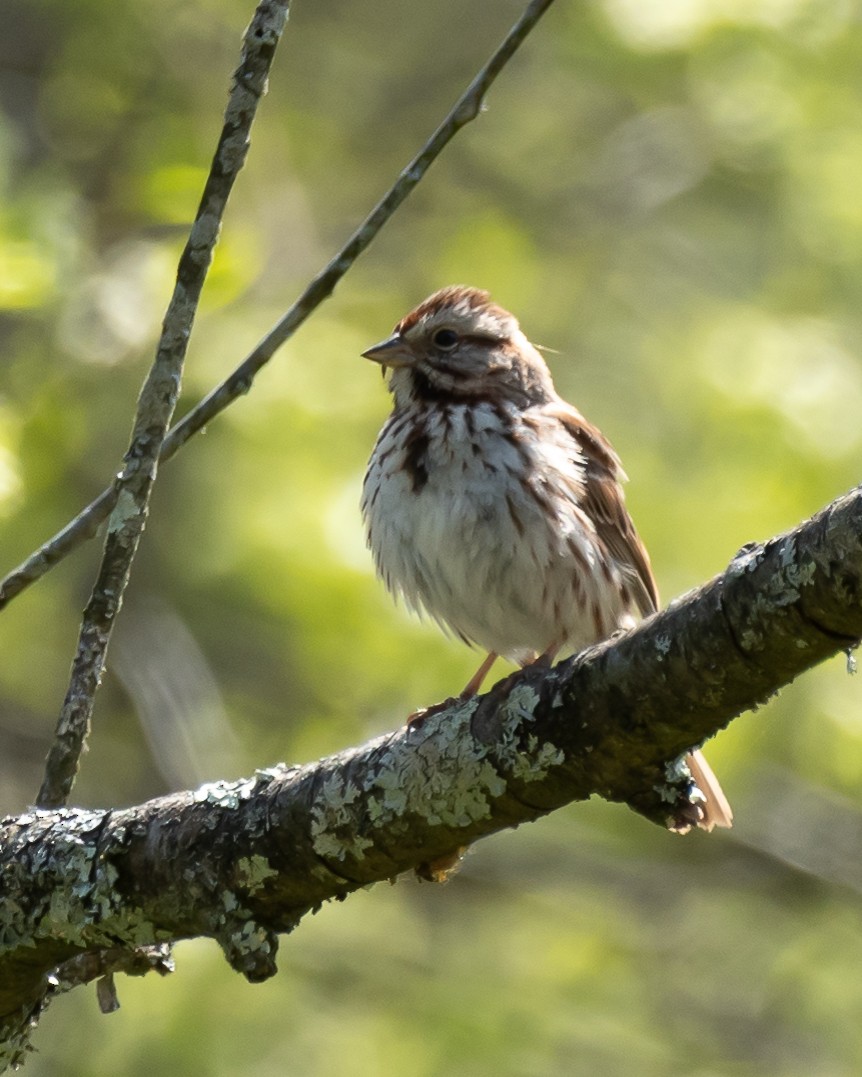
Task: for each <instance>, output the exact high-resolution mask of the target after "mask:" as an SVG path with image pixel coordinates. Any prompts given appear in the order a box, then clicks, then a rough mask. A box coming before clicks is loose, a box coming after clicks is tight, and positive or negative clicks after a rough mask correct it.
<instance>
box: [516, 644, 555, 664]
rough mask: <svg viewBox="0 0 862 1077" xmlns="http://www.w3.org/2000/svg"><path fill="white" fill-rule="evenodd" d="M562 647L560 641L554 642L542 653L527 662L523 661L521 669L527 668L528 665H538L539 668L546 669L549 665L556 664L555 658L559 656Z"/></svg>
mask: <svg viewBox="0 0 862 1077" xmlns="http://www.w3.org/2000/svg"><path fill="white" fill-rule="evenodd" d="M559 649H560V644H559V643H552V644H551V646H550V647H546V648H545V649H544V651H542V653H541V654H537V655H534V656H533V657H532V658H529V659H528V660H527V661H526V662H522V663H521V669H526V668H527V666H538V667H539V669H546V668H547V667H548V666H552V665H553V664H554V659H555V658H556V657H557V652H558V651H559Z"/></svg>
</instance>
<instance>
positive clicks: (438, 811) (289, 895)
mask: <svg viewBox="0 0 862 1077" xmlns="http://www.w3.org/2000/svg"><path fill="white" fill-rule="evenodd" d="M860 636H862V490H858V489H857V490H856V491H854V492H853V493H851V494H848V495H847V496H845V497H843V498H840V499H839V500H838V501H836V502H834V503H833V504H832V505H830V506H828V507H827V508H826V509H824V510H823V511H822V512H821V513H819V514H818V515H817V516H815V517H814V518H813V519H812V520H809V521H807V522H806V523H805V524H803V525H801V526H800V527H799V528H797V529H796V530H795V531H792V532H790V533H788V534H786V535H783V536H780V537H778V538H776V539H774V540H772V541H771V542H769V543H767V544H766V545H756V546H751V547H747V548H745V549H744V550H743V551H741V552H740V554H739V555H737V557H736V558H735V559H734V560H733V562H732V563H731V564H730V566H729V567H728V569H727V570H726V571H725V572H724V573H722V574H721V575H720V576H717V577H716V578H715V579H714V580H712V581H711V582H709V583H707V584H705V585H704V586H703V587H701V588H699V589H698V590H696V591H692V592H691V593H690V594H688V595H686V596H684V597H683V598H681V599H678V600H677V601H675V602H674V603H672V604H671V606H670V607H668V609H666V610H664V611H662V612H661V613H659V614H657V615H656V616H655V617H653V618H651V619H650V620H649V621H647V622H645V623H644V624H643V625H641V626H640V627H639V628H638V629H636V630H635V631H634V632H631V633H629V634H627V635H625V636H623V637H621V638H620V639H617V640H611V641H608V642H606V643H604V644H601V645H599V646H597V647H594V648H592V649H591V650H590V651H588V652H585V653H584V654H582V655H580V656H578V657H576V658H574V659H570V660H568V661H565V662H562V663H561V664H560V665H558V666H556V667H555V668H553V669H537V668H530V669H527V670H525V671H522V672H521V673H519V674H516V675H514V676H512V677H509V678H508V679H506V680H505V681H502V682H500V683H499V684H497V685H496V686H495V687H494V688H493V689H492V690H491V692H489V693H488V694H487V695H485V696H482V697H479V698H477V699H474V700H471V701H469V702H466V703H465V702H451V703H450V704H449V705H448V706H446V707H445V708H444V709H442V710H440V711H439V712H437V713H434V714H433V715H431V716H430V717H428V718H427V719H426V720H425V721H424V722H421V723H419V724H417V725H413V726H410V727H407V728H401V729H398V730H397V731H395V732H393V733H390V734H388V735H386V736H383V737H380V738H379V739H377V740H375V741H372V742H371V743H369V744H366V745H363V746H362V747H360V748H356V749H353V750H350V751H346V752H343V753H340V754H338V755H335V756H332V757H330V758H329V759H324V760H322V761H320V762H319V763H316V764H313V765H309V766H305V767H295V768H288V767H284V766H278V767H274V768H272V769H270V770H264V771H258V772H257V774H256V775H255V776H254V777H253V778H250V779H248V780H246V781H241V782H234V783H230V784H229V783H215V784H212V785H208V786H204V787H203V788H202V789H199V790H197V791H196V792H187V793H178V794H176V795H173V796H168V797H162V798H160V799H158V800H153V801H150V802H148V803H146V804H143V805H141V806H139V807H136V808H131V809H127V810H124V811H104V812H100V811H75V810H69V809H61V810H59V811H52V812H30V813H28V814H26V815H23V816H21V817H19V818H17V819H8V820H6V821H5V824H4V828H3V832H2V837H0V850H2V851H0V871H2V876H0V877H2V879H3V886H4V889H3V891H2V893H0V939H2V940H3V944H2V947H0V1015H5V1018H4V1017H0V1023H2V1021H3V1020H4V1019H5V1021H6V1040H7V1042H8V1043H10V1044H12V1047H11V1048H8V1049H7V1054H6V1056H5V1057H6V1058H7V1059H8V1058H9V1057H11V1054H10V1051H12V1050H20V1045H21V1043H22V1041H23V1039H24V1038H25V1037H26V1030H27V1028H28V1027H29V1026H28V1022H29V1021H30V1020H32V1016H33V1014H34V1013H37V1012H38V1010H39V1007H40V1005H41V1004H42V1001H43V999H44V998H45V996H46V993H47V992H48V990H49V985H48V976H49V973H50V972H51V970H52V969H53V968H55V967H56V966H57V965H59V964H60V963H62V962H66V961H68V960H70V959H72V958H74V957H76V956H77V955H79V954H83V953H89V952H92V951H99V950H103V949H106V948H118V947H120V948H122V947H140V946H145V945H152V944H155V943H160V942H165V941H168V940H173V939H178V938H185V937H189V936H200V935H204V936H210V937H212V938H215V939H217V940H218V942H219V943H220V944H221V946H222V947H223V949H224V951H225V953H226V955H227V957H228V960H229V961H230V963H231V964H232V965H233V967H234V968H236V969H238V970H240V971H242V972H243V973H244V974H245V975H246V976H247V977H248V978H249V979H252V980H257V979H262V978H264V977H266V976H269V975H271V974H272V973H273V972H274V971H275V950H276V945H277V934H278V933H279V932H283V931H290V930H291V929H292V928H293V927H294V926H295V925H296V924H297V922H298V921H299V920H300V918H301V917H302V916H303V915H304V914H305V913H306V912H308V911H309V910H312V909H314V908H316V907H317V906H319V904H320V903H321V902H323V901H326V900H328V899H331V898H333V897H335V898H341V897H344V896H345V895H347V894H348V893H350V892H351V891H353V890H355V889H357V888H358V887H360V886H364V885H366V884H368V883H371V882H375V881H378V880H381V879H386V878H389V877H391V876H393V875H396V874H398V873H399V872H402V871H405V870H407V869H409V868H411V867H413V866H415V865H417V864H420V863H422V862H425V861H427V860H429V859H432V858H434V857H437V856H440V855H442V854H445V853H446V852H447V851H450V850H452V849H453V848H455V847H457V846H462V845H465V844H468V843H470V842H472V841H475V840H476V839H478V838H480V837H483V836H485V835H487V834H491V833H494V832H495V831H499V830H501V829H503V828H505V827H509V826H513V825H515V824H517V823H521V822H525V821H527V820H530V819H535V818H537V817H538V816H540V815H543V814H545V813H547V812H549V811H552V810H554V809H555V808H558V807H560V806H562V805H563V804H566V803H568V802H570V801H573V800H582V799H586V798H587V797H589V796H591V795H593V794H599V795H600V796H603V797H606V798H607V799H610V800H614V801H621V802H625V803H627V804H629V805H631V806H632V807H633V808H635V809H636V810H637V811H639V812H641V813H642V814H644V815H645V816H647V817H649V818H651V819H654V820H655V821H657V822H665V821H666V820H667V819H668V818H669V817H676V816H677V815H678V814H679V812H680V810H682V809H684V808H685V807H686V805H687V804H689V803H690V801H691V798H692V796H693V795H694V790H693V789H692V788H691V783H690V781H689V779H688V775H687V774H686V773H685V772H684V770H683V769H682V768H681V767H680V766H679V765H678V764H676V763H672V762H671V763H669V762H668V761H672V760H675V759H677V758H678V757H679V756H680V755H681V754H682V753H683V752H685V750H686V749H687V748H689V747H690V746H691V745H693V744H696V743H699V742H700V741H702V740H703V739H704V738H706V737H709V736H711V735H712V734H713V733H715V732H716V731H717V730H719V729H721V728H722V727H723V726H725V725H726V724H727V723H728V722H729V721H730V720H731V719H732V718H733V717H734V716H735V715H737V714H740V713H741V712H742V711H744V710H747V709H749V708H751V707H753V706H755V705H756V704H758V703H760V702H762V701H763V700H765V699H766V698H768V697H769V696H770V695H772V694H773V693H774V692H776V691H777V690H778V689H779V688H781V687H782V686H783V685H785V684H787V683H789V682H790V681H791V680H792V679H793V678H794V677H796V676H797V675H798V674H800V673H802V672H803V671H805V670H806V669H809V668H810V667H811V666H813V665H815V664H816V663H818V662H820V661H822V660H823V659H825V658H827V657H829V656H830V655H834V654H836V653H837V652H840V651H842V650H846V649H848V648H849V647H851V646H853V645H854V643H855V641H857V640H858V639H859V637H860ZM22 1030H23V1031H22ZM16 1037H17V1038H16ZM0 1042H2V1037H0ZM3 1057H4V1056H3V1055H2V1053H0V1060H2V1058H3Z"/></svg>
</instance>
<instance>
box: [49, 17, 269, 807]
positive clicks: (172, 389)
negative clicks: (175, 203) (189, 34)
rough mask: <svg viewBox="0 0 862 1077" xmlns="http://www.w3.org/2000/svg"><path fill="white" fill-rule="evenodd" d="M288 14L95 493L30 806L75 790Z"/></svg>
mask: <svg viewBox="0 0 862 1077" xmlns="http://www.w3.org/2000/svg"><path fill="white" fill-rule="evenodd" d="M288 6H289V0H261V3H259V4H258V7H257V9H256V10H255V13H254V16H253V18H252V21H251V23H250V24H249V27H248V29H247V30H246V34H245V37H244V40H243V49H242V56H241V59H240V64H239V67H238V68H237V70H236V72H235V73H234V79H233V86H232V89H231V93H230V97H229V100H228V104H227V109H226V110H225V119H224V126H223V127H222V132H221V136H220V138H219V141H218V145H217V147H216V151H215V154H214V156H213V162H212V165H211V167H210V173H209V176H208V177H207V182H206V185H205V187H204V192H203V195H202V196H201V202H200V206H199V207H198V212H197V216H196V217H195V222H194V224H193V225H192V228H191V233H190V235H189V239H188V242H187V243H186V246H185V249H184V250H183V253H182V255H181V256H180V261H179V266H178V268H177V281H176V285H175V286H174V293H173V295H172V296H171V300H170V303H169V304H168V309H167V312H166V314H165V320H164V324H163V326H162V335H161V338H160V340H159V345H158V348H157V350H156V357H155V360H154V361H153V365H152V367H151V369H150V372H149V374H148V375H147V378H146V381H145V382H144V385H143V388H142V389H141V393H140V396H139V397H138V405H137V410H136V414H135V421H134V427H133V430H132V439H131V443H130V445H129V448H128V450H127V452H126V455H125V457H124V466H123V470H122V471H121V472H120V474H119V475H118V476H117V479H116V480H115V482H114V484H113V486H112V489H111V495H110V497H107V498H106V497H105V495H104V494H103V495H102V498H100V499H99V500H103V501H104V505H105V507H106V509H107V511H108V512H110V513H111V515H110V519H109V521H108V530H107V535H106V538H105V547H104V551H103V554H102V562H101V565H100V566H99V572H98V575H97V577H96V583H95V585H94V587H93V592H92V594H91V596H90V600H89V602H88V603H87V607H86V609H85V610H84V616H83V619H82V621H81V630H80V634H79V637H78V648H77V651H76V653H75V658H74V660H73V662H72V672H71V675H70V679H69V688H68V690H67V692H66V698H65V700H64V701H63V707H62V709H61V711H60V717H59V720H58V722H57V728H56V731H55V734H54V742H53V744H52V745H51V749H50V751H49V753H48V758H47V760H46V763H45V777H44V780H43V782H42V788H41V789H40V790H39V797H38V801H37V803H38V805H39V806H40V807H50V808H53V807H59V806H61V805H63V804H65V802H66V800H67V799H68V796H69V793H70V792H71V789H72V785H73V784H74V781H75V775H76V774H77V771H78V763H79V760H80V757H81V753H82V751H83V750H84V746H85V743H86V740H87V736H88V733H89V729H90V719H91V716H92V713H93V704H94V701H95V696H96V690H97V688H98V687H99V681H100V680H101V676H102V672H103V670H104V668H105V657H106V655H107V650H108V644H109V642H110V638H111V632H112V629H113V625H114V622H115V620H116V617H117V614H118V613H119V611H120V606H121V605H122V601H123V594H124V592H125V589H126V585H127V583H128V580H129V573H130V571H131V566H132V561H133V560H134V556H135V553H136V551H137V548H138V543H139V542H140V538H141V534H142V533H143V530H144V525H145V523H146V518H147V511H148V506H149V500H150V494H151V492H152V487H153V483H154V482H155V479H156V474H157V471H158V464H159V459H160V456H161V453H162V448H163V445H164V441H165V435H166V433H167V430H168V428H169V426H170V422H171V418H172V417H173V413H174V408H175V406H176V402H177V398H178V396H179V391H180V383H181V379H182V370H183V363H184V360H185V355H186V350H187V348H188V340H189V335H190V333H191V329H192V324H193V322H194V317H195V312H196V310H197V305H198V300H199V298H200V294H201V289H202V288H203V284H204V281H205V279H206V275H207V271H208V269H209V266H210V262H211V260H212V252H213V249H214V247H215V245H216V242H217V240H218V234H219V228H220V226H221V219H222V216H223V214H224V209H225V206H226V204H227V200H228V196H229V195H230V192H231V190H232V188H233V185H234V182H235V181H236V177H237V176H238V175H239V172H240V170H241V168H242V166H243V164H244V162H245V157H246V153H247V152H248V145H249V132H250V130H251V125H252V122H253V120H254V116H255V113H256V111H257V106H258V103H259V101H260V98H261V97H262V96H263V94H264V92H265V90H266V78H267V74H268V73H269V69H270V66H271V64H272V59H273V56H274V54H275V48H276V45H277V44H278V40H279V38H280V37H281V33H282V30H283V29H284V24H285V22H286V20H287V10H288ZM67 530H68V529H67Z"/></svg>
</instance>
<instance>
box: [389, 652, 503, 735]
mask: <svg viewBox="0 0 862 1077" xmlns="http://www.w3.org/2000/svg"><path fill="white" fill-rule="evenodd" d="M496 661H497V656H496V654H494V652H493V651H492V652H491V653H490V654H489V655H488V656H487V657H486V658H485V660H484V661H483V662H482V665H481V666H479V668H478V669H477V670H476V672H475V673H474V674H473V676H472V677H471V678H470V680H469V682H468V683H467V685H466V686H465V688H464V690H463V692H461V694H460V695H458V696H450V697H449V699H444V700H443V702H442V703H435V704H434V705H433V706H432V707H422V708H421V709H420V710H418V711H414V712H413V713H412V714H411V715H410V717H409V718H408V719H407V725H408V726H415V725H420V724H421V723H422V722H424V721H425V719H426V718H430V717H431V715H432V714H439V713H440V711H443V710H445V709H446V708H447V707H451V706H452V704H453V703H457V702H459V701H460V700H463V699H472V698H473V696H475V695H476V693H477V692H478V691H479V689H480V688H481V687H482V681H484V679H485V678H486V677H487V676H488V670H489V669H490V668H491V666H493V664H494V663H495V662H496Z"/></svg>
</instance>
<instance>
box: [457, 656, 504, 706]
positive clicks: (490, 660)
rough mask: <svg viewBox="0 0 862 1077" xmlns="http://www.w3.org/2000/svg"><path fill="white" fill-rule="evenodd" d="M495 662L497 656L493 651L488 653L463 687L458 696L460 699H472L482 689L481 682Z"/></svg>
mask: <svg viewBox="0 0 862 1077" xmlns="http://www.w3.org/2000/svg"><path fill="white" fill-rule="evenodd" d="M496 661H497V655H496V654H495V653H494V652H493V651H489V652H488V655H487V657H486V658H485V660H484V661H483V662H482V665H481V666H479V668H478V669H477V670H476V672H475V673H474V674H473V676H472V677H471V678H470V680H469V681H468V682H467V684H466V685H465V687H464V691H463V692H462V693H461V695H460V697H459V698H460V699H472V698H473V696H475V695H476V693H477V692H478V691H479V689H480V688H481V687H482V681H484V679H485V678H486V677H487V676H488V674H489V673H490V671H491V666H493V664H494V663H495V662H496Z"/></svg>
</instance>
